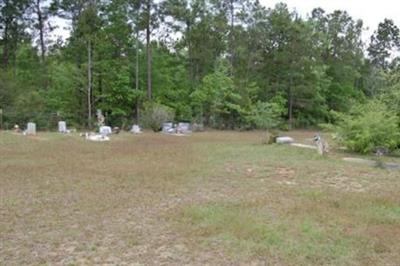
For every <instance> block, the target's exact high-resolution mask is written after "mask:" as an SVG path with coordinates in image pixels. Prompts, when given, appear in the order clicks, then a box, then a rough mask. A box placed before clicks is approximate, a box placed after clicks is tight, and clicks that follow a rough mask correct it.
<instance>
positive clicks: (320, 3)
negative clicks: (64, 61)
mask: <svg viewBox="0 0 400 266" xmlns="http://www.w3.org/2000/svg"><path fill="white" fill-rule="evenodd" d="M260 2H261V3H262V4H263V5H264V6H266V7H274V6H275V5H276V4H277V3H279V2H283V3H286V4H287V5H288V7H289V9H291V10H293V9H295V10H296V11H297V12H298V13H299V14H300V15H302V16H303V17H306V16H307V15H308V14H310V13H311V11H312V10H313V9H314V8H316V7H321V8H323V9H324V10H325V11H327V12H332V11H334V10H337V9H340V10H346V11H347V12H348V13H349V14H350V15H351V16H352V17H353V18H354V19H362V20H363V22H364V28H365V31H364V33H363V39H364V41H368V40H369V37H370V36H371V34H372V33H373V32H374V31H375V30H376V29H377V27H378V24H379V22H382V21H383V20H384V18H391V19H393V20H394V22H395V23H396V25H398V26H400V15H399V12H400V0H260ZM56 24H58V25H59V29H58V30H56V32H55V34H54V35H58V36H63V37H64V39H65V38H66V37H67V36H68V35H69V34H68V33H67V31H66V30H65V29H63V28H64V27H65V26H66V25H65V23H63V22H62V21H60V20H56Z"/></svg>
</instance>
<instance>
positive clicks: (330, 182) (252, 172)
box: [0, 132, 400, 265]
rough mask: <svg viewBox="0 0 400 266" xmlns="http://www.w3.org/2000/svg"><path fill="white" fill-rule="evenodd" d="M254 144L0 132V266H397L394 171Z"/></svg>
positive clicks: (242, 137) (239, 139) (399, 185)
mask: <svg viewBox="0 0 400 266" xmlns="http://www.w3.org/2000/svg"><path fill="white" fill-rule="evenodd" d="M292 135H293V136H294V137H295V138H298V139H305V138H311V137H312V132H294V133H292ZM262 136H263V134H262V133H257V132H250V133H237V132H209V133H201V134H195V135H193V136H190V137H174V136H164V135H159V134H151V133H146V134H143V135H140V136H133V135H128V134H121V135H119V136H115V137H113V139H112V141H111V142H109V143H91V142H86V141H84V140H83V139H81V138H79V137H78V136H75V135H70V136H61V135H57V134H51V133H41V134H39V135H38V136H36V137H23V136H18V135H13V134H11V133H8V132H3V133H0V265H24V264H29V265H43V264H45V265H46V264H48V265H93V264H108V265H128V264H129V265H131V264H134V263H137V264H138V265H142V264H143V265H159V264H164V265H165V264H167V265H177V264H178V265H182V264H192V265H204V264H211V265H227V264H245V265H248V264H253V265H321V264H325V265H399V264H400V244H399V241H398V240H399V239H400V196H399V191H400V173H399V172H389V171H386V170H381V169H374V168H369V167H367V166H363V165H351V164H349V163H347V162H342V161H341V160H340V158H339V157H340V155H339V154H333V155H331V156H330V157H328V158H321V157H319V156H318V155H317V154H316V153H315V152H314V151H312V150H303V149H298V148H293V147H287V146H274V145H272V146H265V145H261V144H260V143H261V141H262V140H261V139H262Z"/></svg>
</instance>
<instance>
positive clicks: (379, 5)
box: [260, 0, 400, 40]
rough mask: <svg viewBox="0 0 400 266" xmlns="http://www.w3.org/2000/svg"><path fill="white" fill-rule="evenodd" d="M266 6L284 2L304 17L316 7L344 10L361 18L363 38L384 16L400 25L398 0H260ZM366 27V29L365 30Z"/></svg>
mask: <svg viewBox="0 0 400 266" xmlns="http://www.w3.org/2000/svg"><path fill="white" fill-rule="evenodd" d="M260 2H261V3H262V4H263V5H264V6H266V7H274V6H275V5H276V4H277V3H280V2H282V3H286V4H287V5H288V7H289V9H292V10H293V9H295V10H296V11H297V12H298V13H299V14H300V15H302V16H303V17H305V16H306V15H308V14H310V13H311V11H312V10H313V9H314V8H316V7H321V8H322V9H324V10H325V11H327V12H332V11H334V10H338V9H340V10H346V11H347V12H348V13H349V14H350V15H351V16H352V17H353V18H354V19H362V21H363V22H364V27H365V29H366V30H365V32H364V36H363V39H364V40H369V37H370V35H371V34H372V33H373V32H374V31H375V30H376V29H377V27H378V24H379V23H380V22H382V21H383V20H384V19H385V18H390V19H393V20H394V22H395V23H396V25H398V26H400V16H399V15H400V14H399V12H400V0H260ZM367 28H368V30H367Z"/></svg>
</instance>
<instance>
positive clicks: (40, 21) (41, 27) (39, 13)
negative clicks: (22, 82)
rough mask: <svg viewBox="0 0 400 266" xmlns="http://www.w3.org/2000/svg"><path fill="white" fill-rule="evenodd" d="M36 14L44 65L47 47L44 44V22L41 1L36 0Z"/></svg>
mask: <svg viewBox="0 0 400 266" xmlns="http://www.w3.org/2000/svg"><path fill="white" fill-rule="evenodd" d="M36 12H37V16H38V25H39V41H40V52H41V59H42V63H44V60H45V56H46V45H45V43H44V22H43V14H42V10H41V9H40V0H36Z"/></svg>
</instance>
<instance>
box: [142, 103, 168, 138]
mask: <svg viewBox="0 0 400 266" xmlns="http://www.w3.org/2000/svg"><path fill="white" fill-rule="evenodd" d="M173 119H174V111H173V110H172V109H171V108H169V107H168V106H165V105H162V104H158V103H147V104H146V105H145V108H144V112H143V115H142V125H143V126H144V127H145V128H151V129H152V130H153V131H154V132H158V131H161V129H162V125H163V123H165V122H169V121H172V120H173Z"/></svg>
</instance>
